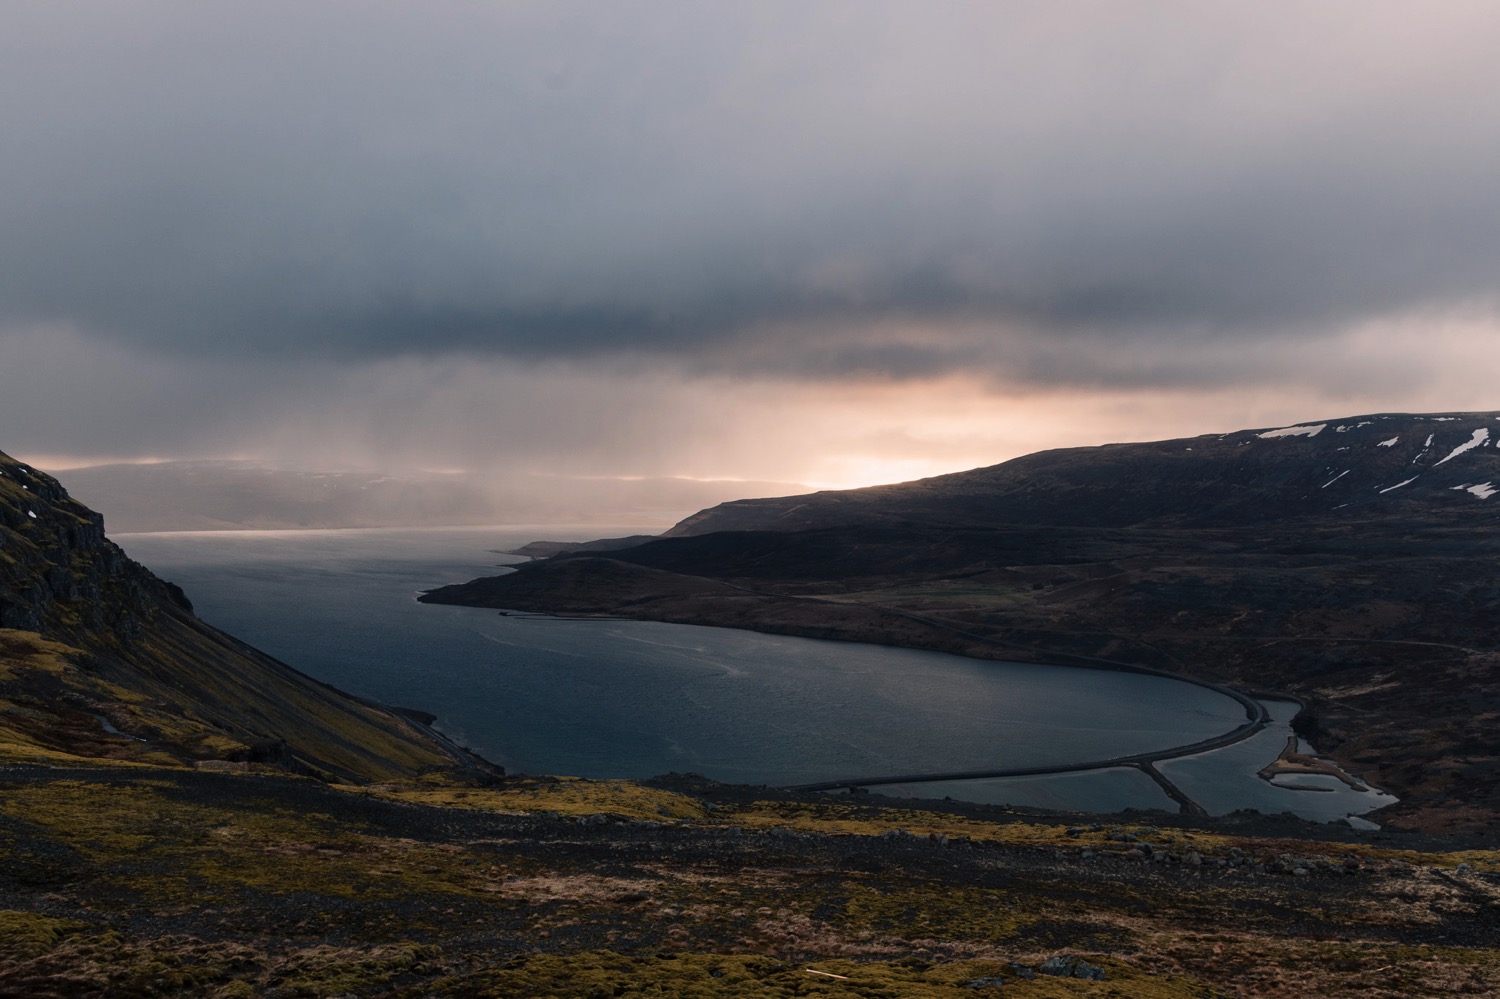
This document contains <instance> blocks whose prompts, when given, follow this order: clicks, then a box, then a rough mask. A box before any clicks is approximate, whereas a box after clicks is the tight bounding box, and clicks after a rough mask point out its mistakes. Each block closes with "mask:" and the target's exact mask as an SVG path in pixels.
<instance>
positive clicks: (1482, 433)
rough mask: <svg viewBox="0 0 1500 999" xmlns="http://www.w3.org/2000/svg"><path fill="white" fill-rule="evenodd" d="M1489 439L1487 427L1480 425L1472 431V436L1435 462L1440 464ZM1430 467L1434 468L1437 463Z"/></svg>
mask: <svg viewBox="0 0 1500 999" xmlns="http://www.w3.org/2000/svg"><path fill="white" fill-rule="evenodd" d="M1489 439H1490V432H1489V429H1488V428H1487V427H1480V428H1479V429H1478V430H1476V431H1474V436H1473V437H1471V438H1469V439H1468V440H1466V441H1464V442H1463V443H1462V444H1460V445H1459V446H1458V447H1456V448H1454V449H1453V450H1452V451H1449V452H1448V457H1446V458H1444V459H1443V460H1442V461H1440V462H1438V463H1437V464H1438V465H1441V464H1443V463H1444V462H1449V461H1452V460H1453V459H1454V458H1457V457H1458V456H1459V455H1461V454H1463V453H1464V452H1465V451H1471V450H1473V449H1474V448H1476V447H1479V445H1481V444H1483V443H1484V442H1485V441H1487V440H1489ZM1432 467H1433V468H1436V467H1437V465H1433V466H1432Z"/></svg>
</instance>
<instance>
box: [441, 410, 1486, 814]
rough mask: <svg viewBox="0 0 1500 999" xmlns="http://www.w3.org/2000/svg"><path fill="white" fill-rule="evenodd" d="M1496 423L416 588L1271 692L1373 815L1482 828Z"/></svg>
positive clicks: (1305, 446)
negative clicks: (1373, 803)
mask: <svg viewBox="0 0 1500 999" xmlns="http://www.w3.org/2000/svg"><path fill="white" fill-rule="evenodd" d="M1497 436H1500V419H1497V414H1494V413H1481V414H1438V415H1432V416H1410V415H1394V414H1381V415H1374V416H1367V417H1350V418H1346V419H1343V420H1329V421H1322V422H1318V423H1310V424H1305V425H1299V426H1295V427H1281V428H1271V429H1267V430H1251V431H1241V432H1238V433H1233V434H1224V435H1209V436H1206V437H1197V438H1189V439H1185V440H1176V441H1163V442H1156V443H1150V444H1122V445H1110V446H1108V447H1102V448H1078V449H1072V450H1066V451H1052V452H1043V453H1041V454H1037V455H1031V456H1028V457H1026V458H1020V459H1017V460H1015V461H1012V462H1007V463H1005V464H1003V465H998V466H995V467H993V468H988V469H978V470H976V471H973V472H963V473H957V474H955V475H948V476H939V477H937V478H934V479H926V480H922V481H921V482H915V483H907V484H902V485H896V486H881V487H876V488H872V489H863V490H850V491H844V492H824V493H815V494H811V495H808V496H795V497H787V498H783V499H767V500H746V501H741V502H736V503H730V504H724V505H722V506H719V507H715V508H712V509H709V510H706V511H704V512H702V513H700V514H697V515H695V516H693V517H689V518H688V519H687V520H685V521H683V522H682V523H681V524H679V525H678V526H677V527H674V528H673V529H672V530H671V531H669V532H667V534H666V535H665V536H663V537H661V538H658V539H654V540H648V541H644V542H640V541H636V542H635V543H623V542H620V541H615V542H612V543H610V544H608V545H601V546H599V547H597V548H594V547H592V546H589V545H574V546H557V545H552V546H549V547H546V548H542V549H540V550H536V551H534V552H533V551H532V550H529V549H521V552H522V553H525V554H533V553H534V554H538V555H550V556H552V557H549V558H546V559H544V560H539V561H536V562H533V563H529V564H525V565H522V566H521V567H519V571H516V572H514V573H511V574H508V575H504V576H498V577H491V578H487V579H481V580H475V581H473V582H471V583H466V584H462V585H459V586H450V587H444V588H443V589H441V590H436V591H434V592H432V593H430V594H427V595H426V596H425V597H424V598H423V599H425V600H430V601H434V602H450V603H463V604H471V605H476V606H488V607H498V608H509V609H520V610H534V611H546V612H552V613H567V614H607V615H617V616H623V617H633V618H646V619H654V620H664V621H674V622H683V623H694V624H715V625H724V626H729V627H739V628H753V629H759V630H764V631H774V632H784V633H788V634H796V635H808V636H815V637H826V638H841V639H850V640H857V641H871V642H882V643H889V644H896V645H908V646H913V647H918V648H931V649H939V650H943V651H949V652H956V653H960V654H963V655H970V656H978V657H984V658H994V659H1022V660H1033V661H1043V662H1058V663H1077V662H1080V661H1086V660H1090V659H1097V658H1105V659H1110V660H1116V661H1123V662H1126V663H1133V664H1138V665H1144V666H1149V667H1154V668H1157V669H1162V670H1166V671H1169V672H1177V673H1181V674H1184V675H1188V676H1193V677H1197V678H1201V679H1206V680H1210V681H1215V682H1221V683H1229V684H1232V685H1234V686H1237V687H1239V688H1241V689H1247V690H1261V691H1279V692H1282V693H1285V694H1290V695H1293V696H1295V697H1297V698H1299V699H1301V700H1302V701H1304V703H1305V704H1306V708H1305V710H1304V711H1303V713H1302V715H1301V716H1300V717H1299V719H1298V722H1297V725H1298V728H1299V730H1300V731H1301V732H1302V733H1303V734H1305V735H1307V736H1309V737H1311V738H1312V739H1313V740H1314V741H1315V743H1316V744H1317V746H1318V748H1319V749H1320V750H1321V751H1323V752H1325V753H1330V754H1331V755H1332V756H1334V757H1335V758H1337V759H1338V760H1339V761H1341V762H1342V763H1344V764H1345V765H1346V766H1348V767H1351V768H1353V769H1355V770H1357V771H1359V772H1361V773H1364V774H1365V775H1367V776H1368V778H1369V779H1370V780H1371V781H1373V782H1374V783H1375V784H1376V785H1377V786H1380V787H1383V788H1385V789H1387V790H1390V791H1392V792H1393V793H1395V794H1396V795H1397V796H1399V797H1400V798H1401V799H1402V801H1401V803H1400V804H1399V805H1397V806H1395V807H1394V808H1393V809H1389V810H1387V811H1386V812H1384V813H1382V814H1381V815H1379V816H1377V819H1378V820H1379V821H1382V822H1388V823H1393V824H1395V825H1397V826H1401V827H1405V828H1421V829H1427V830H1430V831H1443V830H1447V831H1469V832H1475V831H1484V830H1488V831H1490V832H1495V831H1497V830H1500V751H1497V746H1496V743H1495V740H1494V738H1493V730H1494V726H1495V724H1496V722H1497V721H1500V631H1497V628H1496V624H1495V622H1496V620H1497V617H1496V615H1497V613H1500V575H1497V574H1496V571H1495V569H1496V565H1497V558H1500V506H1493V505H1492V502H1500V500H1495V501H1492V500H1491V499H1490V497H1491V495H1492V494H1493V493H1494V492H1495V491H1496V490H1495V488H1494V486H1493V483H1495V482H1500V449H1497V447H1496V443H1497ZM622 545H623V546H622Z"/></svg>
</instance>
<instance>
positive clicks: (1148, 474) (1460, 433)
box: [662, 412, 1500, 537]
mask: <svg viewBox="0 0 1500 999" xmlns="http://www.w3.org/2000/svg"><path fill="white" fill-rule="evenodd" d="M1481 434H1482V435H1483V436H1482V437H1481V436H1480V435H1481ZM1439 437H1441V438H1442V441H1441V442H1439V440H1438V438H1439ZM1497 445H1500V412H1472V413H1438V414H1405V413H1377V414H1370V415H1365V416H1353V417H1342V418H1339V419H1331V420H1322V421H1308V422H1305V423H1299V424H1293V425H1291V426H1287V427H1270V428H1260V429H1252V430H1239V431H1232V432H1230V433H1224V434H1204V435H1200V436H1197V437H1185V438H1175V439H1171V440H1164V441H1149V442H1143V443H1125V444H1105V445H1099V446H1095V447H1078V448H1058V449H1052V450H1047V451H1039V452H1036V453H1034V454H1029V455H1024V456H1022V457H1019V458H1014V459H1011V460H1010V461H1006V462H1002V463H1000V464H998V465H991V466H987V467H984V468H978V469H971V470H969V471H963V472H950V473H947V474H945V475H938V476H933V477H930V478H926V479H918V480H915V481H913V482H905V483H894V484H891V485H883V486H869V487H866V488H863V489H852V490H824V491H821V492H816V493H807V494H803V495H799V496H788V497H773V498H765V499H746V500H733V501H730V502H728V503H722V504H719V505H718V506H714V507H710V508H708V509H706V510H702V511H699V512H698V513H696V514H693V515H692V516H689V517H687V518H685V519H684V520H682V521H680V522H679V523H677V524H676V525H674V526H673V527H672V528H670V529H669V530H667V531H666V532H664V533H663V534H662V537H685V536H690V535H694V534H707V533H712V532H714V531H720V530H736V531H743V530H804V529H809V528H813V527H837V526H845V525H848V524H852V523H860V522H875V521H882V520H883V521H892V520H895V521H900V520H917V521H922V522H924V523H961V524H963V525H964V526H969V527H975V526H986V525H989V526H995V525H1000V524H1015V523H1047V524H1062V523H1066V524H1068V525H1070V526H1101V527H1124V526H1133V525H1145V526H1149V525H1151V524H1157V525H1158V526H1205V527H1207V526H1232V525H1234V524H1236V523H1248V522H1252V521H1260V520H1276V519H1283V518H1285V517H1287V516H1299V515H1318V514H1326V513H1332V512H1334V511H1335V510H1338V509H1349V510H1351V513H1350V514H1347V515H1346V516H1354V515H1358V514H1360V513H1363V512H1366V511H1367V510H1369V509H1371V508H1375V507H1380V508H1389V507H1391V506H1393V505H1408V504H1410V503H1412V502H1442V503H1447V504H1449V505H1453V506H1455V507H1457V506H1462V505H1464V504H1468V505H1469V507H1470V508H1473V504H1474V503H1475V502H1482V501H1483V500H1486V499H1488V498H1489V495H1491V494H1492V493H1493V492H1495V491H1500V487H1496V486H1495V483H1497V482H1500V449H1497ZM1247 447H1248V448H1250V449H1251V450H1249V451H1245V450H1244V449H1245V448H1247ZM1190 455H1191V456H1192V457H1191V459H1189V456H1190ZM1443 466H1447V467H1443ZM1440 468H1441V469H1442V470H1441V471H1439V469H1440ZM1124 471H1128V472H1130V476H1126V475H1123V474H1121V473H1122V472H1124ZM1205 471H1207V472H1208V473H1209V474H1207V475H1206V474H1205ZM1209 479H1212V481H1211V482H1210V483H1209V484H1208V485H1205V480H1209ZM1101 485H1107V486H1108V487H1109V491H1108V492H1107V493H1101V492H1100V487H1101ZM1147 485H1152V486H1154V488H1153V489H1152V490H1151V491H1150V492H1149V494H1147V493H1145V492H1144V491H1143V487H1145V486H1147ZM1162 485H1169V486H1171V487H1173V488H1175V489H1177V490H1178V492H1176V493H1173V494H1171V495H1170V496H1163V495H1162V493H1161V487H1162ZM1476 490H1477V491H1476ZM1452 493H1460V494H1461V495H1457V496H1454V495H1450V494H1452ZM1414 498H1415V499H1414ZM976 500H982V501H983V502H982V503H981V502H976ZM1480 509H1487V508H1480ZM1496 512H1497V514H1500V508H1496Z"/></svg>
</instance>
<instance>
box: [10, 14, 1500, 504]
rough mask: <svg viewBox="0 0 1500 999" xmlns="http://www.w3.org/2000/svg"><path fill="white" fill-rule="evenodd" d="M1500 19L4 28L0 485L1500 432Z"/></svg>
mask: <svg viewBox="0 0 1500 999" xmlns="http://www.w3.org/2000/svg"><path fill="white" fill-rule="evenodd" d="M1497 38H1500V7H1497V6H1496V5H1495V4H1493V3H1489V2H1482V3H1442V2H1435V3H1429V4H1422V5H1413V4H1407V3H1396V2H1389V3H1383V2H1371V0H1358V2H1340V3H1333V2H1329V3H1301V4H1249V3H1242V4H1233V5H1229V4H1203V3H1197V2H1180V3H1166V2H1163V3H1152V2H1132V3H1120V2H1118V0H1102V2H1056V3H1054V2H1046V3H1042V2H1035V3H1025V4H1022V3H1006V2H1000V0H985V2H978V3H957V2H940V0H920V2H918V0H911V2H903V3H887V2H880V0H851V2H847V3H840V2H833V0H829V2H821V3H815V4H809V3H805V2H786V3H782V2H768V0H757V2H755V3H705V2H702V0H690V2H681V3H669V2H634V3H619V2H614V0H599V2H594V3H572V2H562V0H546V2H537V3H523V2H505V3H502V2H499V0H491V2H484V3H480V2H443V0H436V2H433V0H427V2H422V3H417V2H408V3H399V4H398V3H380V2H360V3H356V2H342V3H335V2H324V3H317V2H309V0H295V2H277V0H253V2H251V0H241V2H219V3H203V2H201V0H182V2H155V0H132V2H131V3H112V2H97V3H85V2H78V3H57V2H35V3H23V2H17V3H11V4H8V5H7V7H6V12H5V27H4V30H3V31H0V448H3V449H5V450H7V451H10V452H11V453H13V454H17V455H22V456H26V457H29V458H31V459H32V460H33V461H35V462H37V463H39V464H43V465H44V466H45V465H48V464H50V465H52V466H54V467H63V466H65V465H68V464H76V463H79V462H84V461H94V460H109V459H140V458H148V457H157V458H172V457H180V458H190V457H191V458H202V457H222V456H239V457H252V458H258V459H264V460H273V461H283V462H300V463H307V464H313V465H321V466H326V467H393V468H398V467H407V468H418V467H421V468H468V469H488V470H499V471H504V470H507V469H510V470H524V471H527V472H544V473H557V474H564V475H566V474H596V475H621V476H635V475H684V476H694V477H706V478H719V477H729V478H745V479H769V480H778V481H797V482H808V483H814V484H820V485H821V484H829V485H846V484H865V483H869V482H874V481H889V480H894V479H903V478H911V477H914V476H917V475H923V474H930V473H933V472H938V471H948V470H954V469H959V468H966V467H972V466H976V465H984V464H991V463H994V462H996V461H1000V460H1003V459H1005V458H1008V457H1012V456H1014V455H1016V454H1020V453H1024V452H1027V451H1031V450H1036V449H1038V448H1041V447H1050V446H1061V445H1071V444H1093V443H1102V442H1106V441H1111V440H1132V439H1149V438H1154V437H1166V436H1179V435H1190V434H1196V433H1201V432H1209V431H1226V430H1231V429H1238V428H1240V427H1247V426H1275V425H1281V424H1283V423H1287V422H1293V421H1297V420H1301V419H1316V418H1322V417H1330V416H1340V415H1353V414H1357V413H1362V412H1372V411H1397V410H1410V411H1425V410H1456V409H1493V408H1500V390H1497V381H1500V380H1497V378H1496V377H1495V376H1496V374H1497V373H1500V336H1497V333H1500V321H1497V302H1496V289H1497V283H1496V282H1497V277H1500V183H1497V182H1496V178H1497V177H1500V120H1497V119H1500V102H1497V101H1496V100H1495V95H1496V94H1500V60H1497V59H1496V58H1495V57H1494V44H1495V40H1496V39H1497Z"/></svg>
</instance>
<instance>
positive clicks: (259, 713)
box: [0, 455, 471, 780]
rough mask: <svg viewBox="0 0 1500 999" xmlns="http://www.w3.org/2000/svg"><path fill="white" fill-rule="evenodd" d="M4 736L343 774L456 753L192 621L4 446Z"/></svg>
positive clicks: (117, 753) (127, 756) (446, 758)
mask: <svg viewBox="0 0 1500 999" xmlns="http://www.w3.org/2000/svg"><path fill="white" fill-rule="evenodd" d="M0 752H3V753H4V754H6V755H10V756H20V757H22V758H27V757H34V756H37V755H38V754H41V755H48V754H54V755H55V754H61V755H62V756H69V755H83V756H106V757H111V758H117V759H122V760H136V761H146V762H158V763H159V762H169V761H177V760H186V761H190V762H192V761H197V762H200V763H203V762H208V761H220V762H223V763H228V764H247V763H266V764H272V765H275V766H279V767H283V768H287V769H291V770H296V771H301V772H307V773H315V774H319V775H325V776H328V777H332V778H337V779H342V780H372V779H382V778H386V777H390V776H400V775H411V774H415V773H417V772H419V771H421V770H423V769H425V768H448V767H453V766H468V765H470V762H471V761H469V760H468V758H467V757H466V756H465V755H464V754H461V753H459V752H458V751H457V750H456V749H454V748H453V747H450V746H448V745H447V744H446V743H445V742H444V741H443V740H441V739H440V738H439V737H437V736H436V735H434V734H432V733H430V732H428V731H426V730H425V729H422V728H420V727H419V726H417V725H414V724H413V723H412V722H410V721H408V720H407V719H405V718H403V717H401V716H400V715H397V714H395V713H393V712H391V711H390V710H388V709H386V708H384V707H381V706H379V705H374V704H367V703H364V702H361V701H359V700H357V699H355V698H352V697H350V696H348V695H345V694H342V693H340V692H338V691H336V690H333V689H332V688H330V687H327V686H325V685H323V684H321V683H318V682H317V681H315V680H313V679H311V678H310V677H307V676H305V675H303V674H302V673H299V672H297V671H296V670H294V669H292V668H290V667H289V666H287V665H285V664H283V663H281V662H278V661H276V660H275V659H272V658H271V657H270V656H267V655H265V654H263V653H261V652H258V651H257V650H255V649H253V648H250V647H249V646H247V645H245V644H244V643H242V642H239V641H237V640H235V639H234V638H231V637H230V636H228V635H225V634H224V633H222V632H220V631H218V630H216V629H214V628H211V627H209V626H208V625H206V624H204V623H203V622H202V621H199V620H198V619H197V617H195V616H194V614H193V612H192V605H191V604H190V603H189V601H188V599H187V598H186V596H185V595H184V594H183V593H182V591H181V590H180V589H179V588H177V587H176V586H174V585H172V584H171V583H168V582H164V581H162V580H160V579H157V578H156V577H155V576H153V575H152V574H151V573H150V572H149V571H147V570H146V569H145V568H144V567H142V566H141V565H139V564H137V563H136V562H134V561H132V560H131V559H130V558H128V557H127V556H126V555H125V554H124V552H122V551H121V550H120V549H119V548H118V547H116V546H115V545H114V544H113V543H112V542H110V541H109V540H108V539H107V538H106V537H105V536H104V523H103V519H102V518H101V517H100V516H99V515H98V514H96V513H94V512H93V511H92V510H89V509H88V508H87V507H85V506H83V505H82V504H80V503H78V502H76V501H74V500H73V499H71V498H70V497H69V496H68V494H67V492H66V491H65V490H64V489H63V488H62V486H61V485H59V484H58V482H57V481H56V480H55V479H53V478H52V477H51V476H49V475H46V474H44V473H42V472H38V471H37V470H35V469H33V468H30V467H28V466H26V465H24V464H21V463H19V462H16V461H14V460H13V459H11V458H9V457H6V456H4V455H0Z"/></svg>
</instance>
